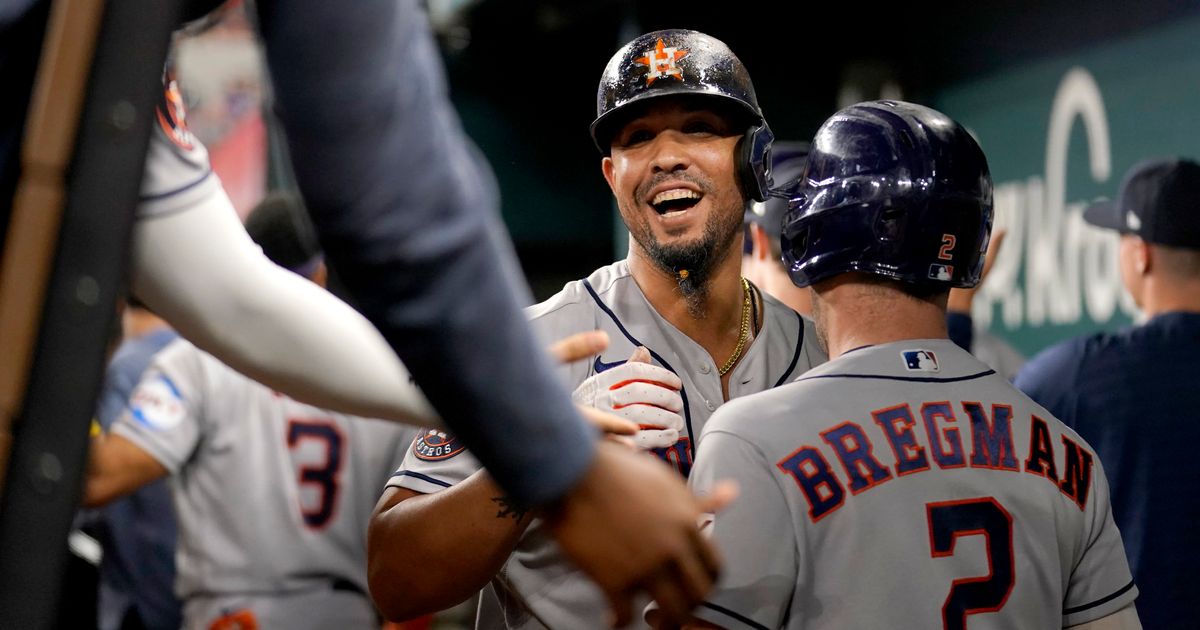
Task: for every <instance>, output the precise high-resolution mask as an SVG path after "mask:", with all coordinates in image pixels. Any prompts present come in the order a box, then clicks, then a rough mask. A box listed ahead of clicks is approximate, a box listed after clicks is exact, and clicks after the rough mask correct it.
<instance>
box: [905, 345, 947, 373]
mask: <svg viewBox="0 0 1200 630" xmlns="http://www.w3.org/2000/svg"><path fill="white" fill-rule="evenodd" d="M900 356H902V357H904V369H906V370H908V371H910V372H937V371H938V370H939V369H940V368H939V367H938V360H937V355H936V354H934V353H933V351H932V350H905V351H903V352H901V353H900Z"/></svg>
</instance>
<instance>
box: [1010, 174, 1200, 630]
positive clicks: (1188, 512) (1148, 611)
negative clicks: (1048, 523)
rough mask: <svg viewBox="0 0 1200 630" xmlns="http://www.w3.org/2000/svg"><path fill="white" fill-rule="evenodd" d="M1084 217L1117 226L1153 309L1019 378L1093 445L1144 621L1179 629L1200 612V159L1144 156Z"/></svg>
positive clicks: (1129, 282) (1123, 262)
mask: <svg viewBox="0 0 1200 630" xmlns="http://www.w3.org/2000/svg"><path fill="white" fill-rule="evenodd" d="M1083 218H1084V220H1086V221H1087V222H1088V223H1091V224H1093V225H1096V226H1099V227H1102V228H1107V229H1110V230H1116V231H1117V232H1119V233H1120V234H1121V245H1120V250H1119V257H1118V258H1119V261H1120V267H1121V280H1122V283H1123V284H1124V285H1125V290H1127V291H1128V292H1129V294H1130V295H1131V296H1132V297H1133V301H1134V302H1135V303H1136V304H1137V305H1138V308H1140V309H1141V311H1142V314H1143V315H1144V316H1145V318H1146V320H1145V321H1144V322H1143V323H1142V324H1140V325H1137V326H1134V327H1132V328H1128V329H1125V330H1122V331H1119V332H1116V333H1098V334H1094V335H1088V336H1085V337H1079V338H1076V339H1071V340H1069V341H1064V342H1062V343H1060V344H1057V345H1054V346H1052V347H1050V348H1048V349H1046V350H1044V351H1043V352H1041V353H1040V354H1038V355H1037V356H1035V357H1034V358H1033V359H1032V360H1030V362H1029V364H1028V365H1026V366H1025V368H1024V369H1022V370H1021V373H1020V374H1019V375H1018V376H1017V380H1016V385H1017V387H1019V388H1021V389H1022V390H1023V391H1025V393H1027V394H1029V396H1030V397H1031V398H1033V399H1034V400H1036V401H1038V402H1039V403H1041V404H1042V405H1045V407H1046V408H1047V409H1049V410H1050V411H1051V412H1052V413H1054V415H1055V416H1057V417H1059V418H1061V419H1062V421H1063V422H1064V423H1066V424H1067V425H1068V426H1070V427H1072V428H1073V429H1075V430H1076V431H1079V434H1080V435H1082V436H1083V437H1085V438H1087V440H1088V441H1089V442H1091V443H1092V444H1094V445H1095V446H1096V454H1097V455H1098V456H1100V458H1101V459H1102V460H1104V465H1105V468H1106V469H1107V470H1108V474H1109V479H1111V481H1112V497H1113V498H1112V503H1113V518H1114V519H1115V520H1116V522H1117V524H1118V525H1120V526H1121V537H1122V538H1123V539H1124V540H1125V551H1126V553H1128V554H1129V565H1130V567H1131V568H1132V569H1133V575H1134V577H1135V578H1136V579H1137V580H1138V583H1139V584H1142V585H1144V591H1143V593H1142V595H1141V597H1140V599H1139V600H1138V601H1139V603H1140V606H1138V610H1139V612H1140V613H1141V616H1142V621H1143V623H1144V624H1145V626H1146V628H1183V627H1187V626H1190V625H1191V624H1193V623H1195V620H1196V619H1197V618H1200V597H1197V595H1198V594H1200V579H1198V578H1197V577H1196V576H1195V571H1194V569H1195V567H1196V565H1197V564H1200V544H1197V543H1196V542H1195V541H1194V533H1193V530H1192V528H1193V527H1195V524H1196V523H1197V522H1198V521H1200V495H1197V493H1196V488H1197V487H1200V472H1198V471H1197V470H1196V468H1195V467H1194V466H1192V465H1191V464H1190V463H1189V462H1190V461H1191V457H1192V454H1191V446H1192V445H1194V444H1196V443H1197V441H1198V440H1200V424H1198V423H1197V422H1196V416H1197V409H1200V388H1198V387H1197V386H1196V374H1197V373H1200V164H1197V163H1196V162H1194V161H1192V160H1187V159H1181V158H1166V159H1154V160H1147V161H1145V162H1142V163H1140V164H1137V165H1135V166H1134V167H1133V168H1131V169H1130V170H1129V172H1128V173H1127V174H1126V175H1125V179H1124V181H1123V182H1122V183H1121V188H1120V190H1119V191H1118V194H1117V199H1116V200H1115V201H1113V202H1109V203H1100V204H1096V205H1093V206H1091V207H1089V208H1088V209H1087V210H1086V211H1084V214H1083Z"/></svg>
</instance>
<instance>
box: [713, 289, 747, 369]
mask: <svg viewBox="0 0 1200 630" xmlns="http://www.w3.org/2000/svg"><path fill="white" fill-rule="evenodd" d="M749 338H750V283H749V282H747V281H746V279H745V278H742V331H741V333H740V334H739V335H738V342H737V347H735V348H734V349H733V354H732V355H730V356H729V359H727V360H726V361H725V365H722V366H721V368H720V369H719V370H717V372H718V373H719V374H720V375H721V376H725V375H726V374H727V373H728V372H729V370H732V369H733V366H734V365H735V364H736V363H737V361H738V359H740V358H741V357H742V350H743V349H745V347H746V340H747V339H749Z"/></svg>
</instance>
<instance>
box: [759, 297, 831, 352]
mask: <svg viewBox="0 0 1200 630" xmlns="http://www.w3.org/2000/svg"><path fill="white" fill-rule="evenodd" d="M758 295H761V296H762V301H763V326H764V327H765V328H772V329H776V330H779V331H780V332H782V333H783V334H784V335H787V337H788V339H792V340H794V341H795V342H797V343H802V344H804V345H805V346H806V347H807V348H811V349H812V350H813V351H815V352H816V353H817V354H819V355H820V357H819V359H820V362H824V361H826V360H828V357H826V356H825V353H824V352H822V351H821V350H820V348H819V344H818V343H817V327H816V325H815V324H813V321H812V320H811V319H809V318H808V317H805V316H804V315H801V314H800V313H798V312H796V311H795V310H794V309H793V308H792V307H790V306H788V305H787V304H784V303H783V302H781V301H779V300H778V299H776V298H775V297H774V296H772V295H771V294H769V293H767V292H765V291H758ZM814 365H815V364H814Z"/></svg>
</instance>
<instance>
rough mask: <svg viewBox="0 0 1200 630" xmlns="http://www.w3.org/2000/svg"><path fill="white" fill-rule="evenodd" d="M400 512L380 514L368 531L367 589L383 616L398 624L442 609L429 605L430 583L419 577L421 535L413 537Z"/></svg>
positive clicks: (376, 516)
mask: <svg viewBox="0 0 1200 630" xmlns="http://www.w3.org/2000/svg"><path fill="white" fill-rule="evenodd" d="M397 511H398V510H390V511H385V512H382V513H379V514H376V515H375V516H374V517H372V518H371V524H370V527H369V528H368V532H367V588H368V590H369V591H370V595H371V600H372V601H373V602H374V603H375V607H376V608H377V609H379V612H380V614H382V615H383V617H384V618H385V619H387V620H388V621H395V622H399V621H407V620H409V619H413V618H416V617H420V616H421V615H424V614H427V613H432V612H436V611H438V610H441V608H436V607H432V606H430V605H428V604H427V602H428V601H429V599H430V595H431V593H430V592H428V591H430V590H431V589H430V584H429V581H427V580H422V579H419V577H420V576H418V575H417V574H418V572H420V565H421V564H422V560H421V547H422V542H423V541H422V540H421V536H420V534H419V533H417V535H415V536H410V535H409V532H407V531H406V528H405V527H404V519H403V518H401V516H402V515H400V514H397V513H395V512H397ZM425 573H428V572H427V571H426V572H425Z"/></svg>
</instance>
